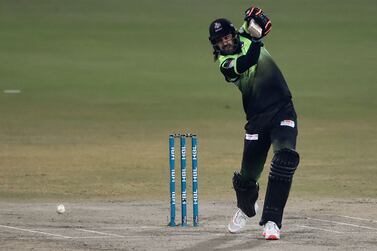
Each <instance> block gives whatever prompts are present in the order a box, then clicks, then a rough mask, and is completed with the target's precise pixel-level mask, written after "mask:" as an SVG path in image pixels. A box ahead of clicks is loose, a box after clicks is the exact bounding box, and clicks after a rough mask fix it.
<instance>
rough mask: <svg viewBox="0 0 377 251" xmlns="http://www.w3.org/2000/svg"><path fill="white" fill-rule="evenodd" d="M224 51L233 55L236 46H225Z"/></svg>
mask: <svg viewBox="0 0 377 251" xmlns="http://www.w3.org/2000/svg"><path fill="white" fill-rule="evenodd" d="M222 51H223V52H226V53H232V52H233V51H234V45H233V44H228V45H225V46H223V48H222Z"/></svg>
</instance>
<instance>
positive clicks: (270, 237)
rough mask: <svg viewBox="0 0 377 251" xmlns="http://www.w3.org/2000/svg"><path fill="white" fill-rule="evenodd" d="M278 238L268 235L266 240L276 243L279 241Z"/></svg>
mask: <svg viewBox="0 0 377 251" xmlns="http://www.w3.org/2000/svg"><path fill="white" fill-rule="evenodd" d="M279 239H280V238H279V237H278V236H276V235H270V236H268V237H266V240H269V241H276V240H279Z"/></svg>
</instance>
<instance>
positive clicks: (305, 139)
mask: <svg viewBox="0 0 377 251" xmlns="http://www.w3.org/2000/svg"><path fill="white" fill-rule="evenodd" d="M251 3H252V2H251V1H230V0H228V1H225V0H221V1H219V0H210V1H202V0H190V1H188V0H187V1H186V0H164V1H163V0H137V1H123V0H119V1H114V0H109V1H99V0H70V1H57V0H55V1H47V0H43V1H42V0H38V1H37V0H32V1H30V0H24V1H13V0H2V1H1V2H0V57H1V60H0V90H1V93H0V199H46V200H47V199H56V198H59V199H121V200H127V199H140V198H141V199H143V198H144V199H145V198H155V199H167V198H168V180H169V179H168V157H167V153H168V145H167V143H168V142H167V139H168V134H169V132H178V131H183V132H184V131H190V132H195V133H197V134H198V135H199V189H200V190H199V193H200V196H201V197H202V198H210V199H218V198H221V197H224V198H226V197H228V196H232V195H233V191H232V188H231V187H232V185H231V177H232V173H233V171H234V170H237V169H239V165H240V161H241V154H242V146H243V133H244V132H243V124H244V122H245V121H244V114H243V111H242V106H241V97H240V94H239V91H238V90H237V89H236V88H234V87H232V86H231V85H229V84H227V83H225V81H224V80H223V78H222V76H221V75H220V74H219V71H218V66H217V64H214V63H213V62H212V61H213V60H212V55H211V47H210V45H209V43H208V40H207V37H208V34H207V33H208V25H209V23H210V22H211V21H212V20H213V19H214V18H217V17H223V16H224V17H228V18H229V19H231V20H232V21H233V22H234V23H235V24H237V26H238V25H240V24H241V20H242V16H243V11H244V10H245V9H246V8H247V7H249V5H250V4H251ZM253 3H255V4H258V5H259V6H260V7H261V8H263V9H265V10H266V12H267V13H268V14H269V16H270V17H271V20H272V23H273V29H272V32H271V33H270V35H269V36H268V37H267V38H266V39H265V45H266V47H267V49H268V50H269V51H270V53H271V54H272V55H273V57H274V58H275V60H276V61H277V63H278V64H279V65H280V67H281V69H282V71H283V72H284V74H285V76H286V78H287V80H288V83H289V86H290V88H291V91H292V93H293V95H294V102H295V105H296V109H297V111H298V115H299V130H300V131H299V140H298V151H299V152H300V154H301V158H302V161H301V165H300V167H299V170H298V171H297V173H296V177H295V183H294V186H293V190H292V193H293V194H294V196H303V197H304V196H305V197H309V198H310V197H317V196H327V197H375V196H376V194H377V185H376V184H377V183H376V181H375V179H376V177H377V168H376V163H377V157H376V153H377V112H376V110H377V97H376V95H377V77H376V73H375V71H376V68H377V67H376V66H377V63H376V59H377V43H376V41H377V30H376V26H377V18H376V15H375V13H376V12H377V2H376V1H375V0H360V1H351V0H333V1H328V0H320V1H309V0H287V1H272V0H271V1H262V0H259V1H255V2H253ZM15 89H16V90H21V92H20V93H19V94H6V93H4V90H15ZM266 167H267V166H266ZM267 170H268V168H265V173H264V175H263V176H262V178H261V184H262V186H263V187H264V185H265V183H266V182H265V181H266V177H267V176H266V173H267Z"/></svg>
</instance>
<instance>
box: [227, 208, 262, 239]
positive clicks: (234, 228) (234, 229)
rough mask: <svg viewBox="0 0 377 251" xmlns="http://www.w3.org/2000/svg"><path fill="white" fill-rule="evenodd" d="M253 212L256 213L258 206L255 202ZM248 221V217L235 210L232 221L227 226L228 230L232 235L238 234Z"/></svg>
mask: <svg viewBox="0 0 377 251" xmlns="http://www.w3.org/2000/svg"><path fill="white" fill-rule="evenodd" d="M254 208H255V212H257V211H258V204H257V203H256V202H255V205H254ZM248 220H249V217H248V216H247V215H246V214H245V213H244V212H242V210H241V209H237V211H236V213H235V214H234V216H233V218H232V220H231V221H230V222H229V224H228V230H229V232H231V233H232V234H235V233H238V232H239V231H241V229H242V228H244V227H245V226H246V223H247V221H248Z"/></svg>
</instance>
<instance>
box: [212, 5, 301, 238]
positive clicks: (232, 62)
mask: <svg viewBox="0 0 377 251" xmlns="http://www.w3.org/2000/svg"><path fill="white" fill-rule="evenodd" d="M270 30H271V21H270V19H269V18H268V17H267V15H266V14H265V13H264V12H263V11H262V10H261V9H259V8H257V7H251V8H249V9H247V10H246V11H245V17H244V23H243V25H242V26H241V28H240V29H239V31H238V32H237V31H236V29H235V28H234V25H233V24H232V23H231V22H230V21H229V20H227V19H225V18H219V19H216V20H214V21H213V22H212V23H211V24H210V26H209V41H210V42H211V44H212V46H213V55H214V59H215V61H219V64H220V72H221V73H222V74H223V75H224V77H225V80H226V81H227V82H229V83H231V84H234V85H235V86H237V87H238V89H239V90H240V91H241V93H242V102H243V108H244V111H245V113H246V119H247V123H246V125H245V131H246V133H245V138H244V149H243V158H242V164H241V170H240V172H235V173H234V176H233V187H234V190H235V192H236V197H237V207H238V209H237V211H236V213H235V215H234V216H233V218H232V220H231V222H230V223H229V225H228V230H229V231H230V232H231V233H237V232H239V231H240V230H241V229H242V228H243V227H244V226H245V225H246V223H247V220H248V219H249V218H251V217H253V216H255V215H256V212H257V208H258V205H257V203H256V201H257V199H258V191H259V185H258V180H259V177H260V175H261V173H262V170H263V166H264V164H265V162H266V158H267V154H268V151H269V149H270V146H271V145H272V148H273V153H274V156H273V158H272V161H271V167H270V170H269V176H268V184H267V190H266V196H265V200H264V205H263V212H262V216H261V220H260V222H259V224H260V225H261V226H263V236H264V238H265V239H266V240H278V239H280V229H281V227H282V218H283V212H284V207H285V204H286V202H287V199H288V195H289V191H290V189H291V184H292V179H293V175H294V173H295V171H296V169H297V166H298V164H299V159H300V158H299V154H298V153H297V152H296V138H297V133H298V131H297V115H296V112H295V109H294V106H293V103H292V95H291V92H290V91H289V88H288V85H287V82H286V81H285V79H284V76H283V74H282V73H281V71H280V70H279V68H278V66H277V65H276V63H275V62H274V60H273V59H272V57H271V55H270V54H269V53H268V51H267V50H266V48H265V47H264V44H263V39H264V38H265V37H266V36H267V35H268V33H269V32H270Z"/></svg>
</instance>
